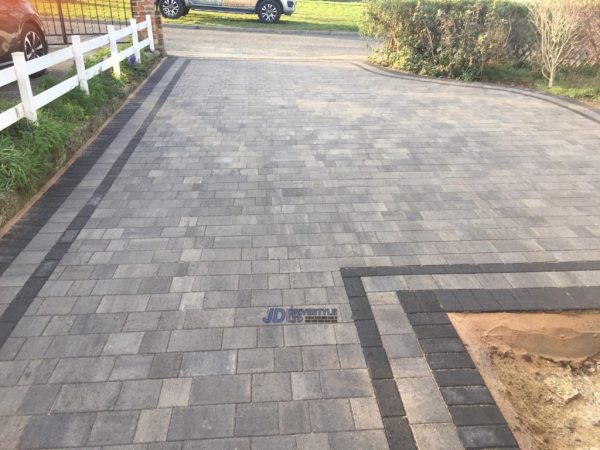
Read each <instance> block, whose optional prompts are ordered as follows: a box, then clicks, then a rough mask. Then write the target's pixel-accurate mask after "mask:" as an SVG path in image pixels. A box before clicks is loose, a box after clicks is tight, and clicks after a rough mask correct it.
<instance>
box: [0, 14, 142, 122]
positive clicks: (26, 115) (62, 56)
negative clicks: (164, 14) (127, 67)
mask: <svg viewBox="0 0 600 450" xmlns="http://www.w3.org/2000/svg"><path fill="white" fill-rule="evenodd" d="M107 28H108V34H105V35H102V36H98V37H96V38H93V39H90V40H88V41H84V42H81V39H80V37H79V36H72V43H73V44H72V45H70V46H69V47H66V48H63V49H61V50H58V51H56V52H52V53H49V54H48V55H45V56H42V57H40V58H36V59H32V60H30V61H26V60H25V55H24V54H23V53H21V52H15V53H13V54H12V59H13V66H12V67H9V68H7V69H3V70H0V87H2V86H6V85H7V84H10V83H14V82H15V81H16V82H17V84H18V86H19V94H20V96H21V103H19V104H18V105H16V106H13V107H12V108H10V109H8V110H6V111H3V112H1V113H0V131H2V130H4V129H5V128H7V127H9V126H11V125H12V124H13V123H15V122H18V121H19V120H21V119H28V120H30V121H32V122H35V121H36V120H37V110H38V109H40V108H42V107H44V106H46V105H47V104H48V103H50V102H52V101H54V100H56V99H57V98H59V97H61V96H63V95H65V94H66V93H67V92H69V91H71V90H72V89H75V88H76V87H79V88H81V89H82V90H83V91H84V92H86V93H88V94H89V88H88V80H89V79H91V78H93V77H95V76H96V75H98V74H99V73H100V72H103V71H105V70H108V69H112V70H113V74H114V75H115V76H116V77H119V76H120V75H121V68H120V65H119V63H120V62H121V61H123V60H125V59H127V58H129V57H130V56H131V55H135V59H136V61H139V60H140V51H141V50H142V49H144V48H146V47H150V50H152V51H154V36H153V33H152V21H151V19H150V16H149V15H148V16H146V20H145V21H144V22H141V23H137V22H136V20H135V19H131V25H130V26H128V27H125V28H121V29H118V30H115V28H114V27H113V26H112V25H109V26H108V27H107ZM141 30H147V36H148V37H147V38H146V39H144V40H142V41H140V40H139V36H138V32H139V31H141ZM129 36H131V42H132V45H131V47H128V48H126V49H124V50H120V51H119V49H118V47H117V42H118V41H119V40H121V39H124V38H127V37H129ZM106 46H108V47H109V48H110V57H109V58H107V59H105V60H104V61H102V62H100V63H98V64H96V65H94V66H92V67H89V68H87V69H86V67H85V63H84V59H83V58H84V55H85V54H86V53H88V52H91V51H94V50H97V49H99V48H102V47H106ZM70 59H72V60H74V62H75V68H76V74H75V75H73V76H72V77H70V78H67V79H66V80H64V81H61V82H60V83H58V84H57V85H56V86H53V87H51V88H50V89H47V90H45V91H43V92H40V93H39V94H37V95H34V94H33V89H32V88H31V79H30V78H29V77H30V75H32V74H35V73H38V72H40V71H42V70H44V69H47V68H49V67H52V66H54V65H56V64H60V63H62V62H65V61H68V60H70Z"/></svg>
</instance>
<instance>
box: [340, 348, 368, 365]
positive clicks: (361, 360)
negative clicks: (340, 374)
mask: <svg viewBox="0 0 600 450" xmlns="http://www.w3.org/2000/svg"><path fill="white" fill-rule="evenodd" d="M337 350H338V356H339V358H340V367H341V368H342V369H363V368H366V367H367V363H366V361H365V357H364V354H363V350H362V347H361V346H360V345H359V344H344V345H338V346H337Z"/></svg>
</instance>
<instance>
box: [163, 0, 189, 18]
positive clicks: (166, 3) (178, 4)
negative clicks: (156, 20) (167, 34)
mask: <svg viewBox="0 0 600 450" xmlns="http://www.w3.org/2000/svg"><path fill="white" fill-rule="evenodd" d="M158 9H159V10H160V14H161V15H162V16H163V17H164V18H165V19H179V18H180V17H181V16H183V15H185V9H186V6H185V4H184V3H183V1H182V0H160V2H159V3H158Z"/></svg>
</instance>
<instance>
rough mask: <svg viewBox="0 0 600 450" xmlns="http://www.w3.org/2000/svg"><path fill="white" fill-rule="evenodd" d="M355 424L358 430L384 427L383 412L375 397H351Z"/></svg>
mask: <svg viewBox="0 0 600 450" xmlns="http://www.w3.org/2000/svg"><path fill="white" fill-rule="evenodd" d="M350 406H351V407H352V416H353V417H354V426H355V427H356V429H357V430H369V429H380V428H383V422H382V421H381V414H380V412H379V407H378V406H377V400H376V399H374V398H368V397H367V398H352V399H350Z"/></svg>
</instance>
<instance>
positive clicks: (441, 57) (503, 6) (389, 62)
mask: <svg viewBox="0 0 600 450" xmlns="http://www.w3.org/2000/svg"><path fill="white" fill-rule="evenodd" d="M361 32H362V33H363V34H365V35H368V36H374V37H379V38H383V40H384V43H383V45H382V47H381V48H380V49H378V50H377V51H376V53H375V55H374V59H375V60H376V62H378V63H380V64H383V65H385V66H389V67H394V68H397V69H401V70H406V71H410V72H415V73H419V74H422V75H433V76H445V77H450V78H460V79H464V80H474V79H478V78H480V76H481V74H482V71H483V69H484V67H485V65H486V64H488V63H493V64H498V63H511V62H515V61H518V60H519V59H520V57H521V55H522V54H523V53H524V52H527V51H528V50H529V48H530V46H531V45H532V42H533V41H534V33H533V30H532V28H531V25H530V23H529V20H528V10H527V6H526V5H524V4H522V3H517V2H513V1H504V0H501V1H492V0H454V1H453V0H419V1H417V0H365V17H364V20H363V23H362V25H361Z"/></svg>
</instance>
